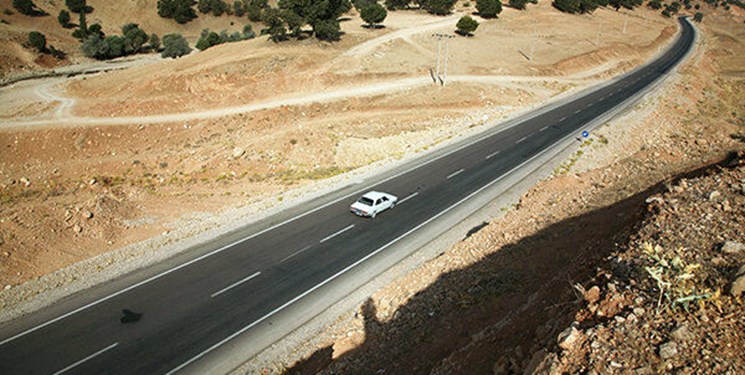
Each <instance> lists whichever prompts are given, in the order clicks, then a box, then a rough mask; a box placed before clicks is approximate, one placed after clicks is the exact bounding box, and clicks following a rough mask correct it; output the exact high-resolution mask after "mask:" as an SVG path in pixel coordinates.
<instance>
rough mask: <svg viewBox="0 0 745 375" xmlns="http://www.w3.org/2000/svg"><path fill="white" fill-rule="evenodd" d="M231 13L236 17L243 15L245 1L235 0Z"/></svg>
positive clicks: (244, 13) (244, 12)
mask: <svg viewBox="0 0 745 375" xmlns="http://www.w3.org/2000/svg"><path fill="white" fill-rule="evenodd" d="M233 14H235V15H236V16H237V17H243V16H245V15H246V3H244V2H243V0H235V2H234V3H233Z"/></svg>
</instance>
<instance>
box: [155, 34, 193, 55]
mask: <svg viewBox="0 0 745 375" xmlns="http://www.w3.org/2000/svg"><path fill="white" fill-rule="evenodd" d="M189 52H191V47H189V43H188V42H187V41H186V39H184V37H183V36H181V35H180V34H166V35H165V36H163V52H162V53H161V56H163V57H170V58H173V59H175V58H177V57H181V56H184V55H186V54H188V53H189Z"/></svg>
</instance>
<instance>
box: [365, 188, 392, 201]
mask: <svg viewBox="0 0 745 375" xmlns="http://www.w3.org/2000/svg"><path fill="white" fill-rule="evenodd" d="M387 195H388V194H386V193H381V192H379V191H374V190H373V191H368V192H367V193H365V195H363V197H365V198H370V199H372V200H377V199H378V198H381V197H385V196H387Z"/></svg>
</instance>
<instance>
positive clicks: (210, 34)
mask: <svg viewBox="0 0 745 375" xmlns="http://www.w3.org/2000/svg"><path fill="white" fill-rule="evenodd" d="M222 43H225V41H224V40H222V38H220V35H219V34H218V33H216V32H214V31H210V30H209V29H204V30H202V35H201V36H200V37H199V40H198V41H197V44H196V45H195V46H194V47H196V48H197V49H198V50H200V51H204V50H206V49H207V48H210V47H212V46H216V45H218V44H222Z"/></svg>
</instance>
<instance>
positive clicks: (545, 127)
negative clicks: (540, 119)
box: [540, 125, 548, 131]
mask: <svg viewBox="0 0 745 375" xmlns="http://www.w3.org/2000/svg"><path fill="white" fill-rule="evenodd" d="M546 129H548V125H547V126H544V127H542V128H541V130H540V131H544V130H546Z"/></svg>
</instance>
